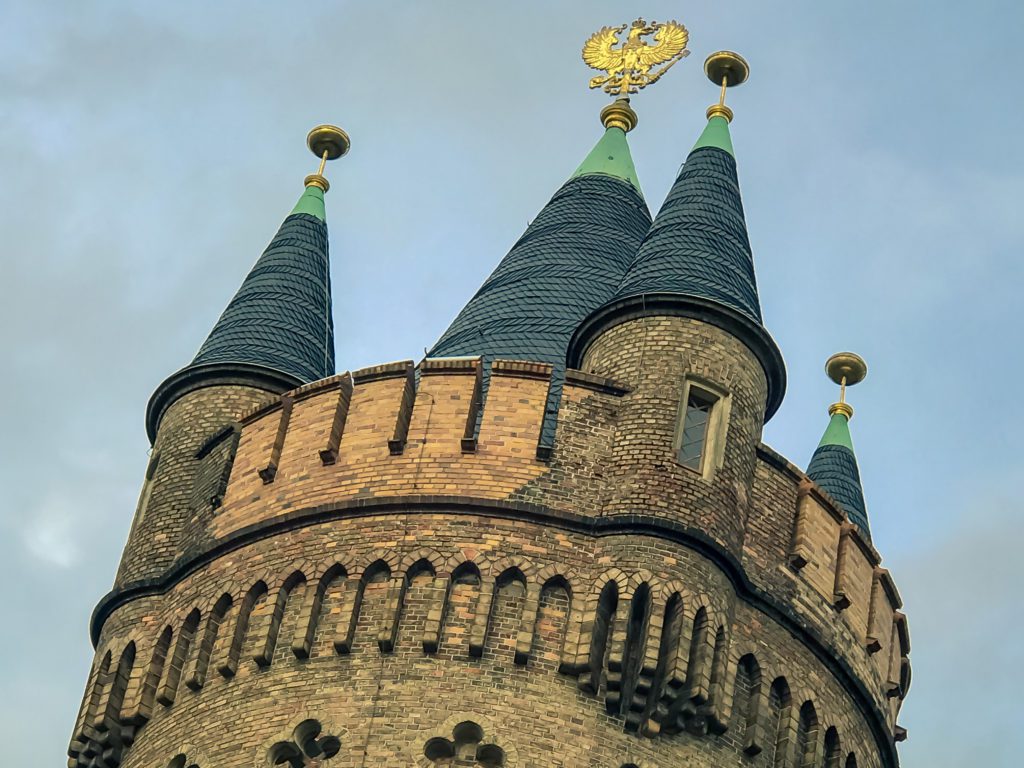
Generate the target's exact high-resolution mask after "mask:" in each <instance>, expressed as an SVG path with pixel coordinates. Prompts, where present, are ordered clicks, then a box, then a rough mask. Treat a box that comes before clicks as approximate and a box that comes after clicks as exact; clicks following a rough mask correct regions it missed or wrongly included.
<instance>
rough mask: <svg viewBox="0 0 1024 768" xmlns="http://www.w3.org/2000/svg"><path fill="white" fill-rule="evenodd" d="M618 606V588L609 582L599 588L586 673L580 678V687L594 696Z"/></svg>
mask: <svg viewBox="0 0 1024 768" xmlns="http://www.w3.org/2000/svg"><path fill="white" fill-rule="evenodd" d="M618 605H619V587H618V585H617V584H616V583H615V582H614V581H612V580H609V581H608V582H607V583H606V584H605V585H604V587H602V588H601V594H600V596H599V597H598V599H597V610H596V612H595V614H594V629H593V633H592V634H591V637H590V654H589V656H588V659H587V671H586V672H584V673H583V674H582V675H581V676H580V687H581V688H582V689H583V690H585V691H587V692H588V693H592V694H595V693H597V692H598V691H599V690H600V688H601V679H602V677H603V676H604V670H605V665H606V661H607V658H608V635H609V633H610V632H611V625H612V619H614V618H615V611H616V609H617V608H618Z"/></svg>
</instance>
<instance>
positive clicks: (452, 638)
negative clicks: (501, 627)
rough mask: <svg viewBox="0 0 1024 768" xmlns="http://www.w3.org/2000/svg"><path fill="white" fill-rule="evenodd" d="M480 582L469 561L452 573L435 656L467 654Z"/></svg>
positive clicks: (477, 570)
mask: <svg viewBox="0 0 1024 768" xmlns="http://www.w3.org/2000/svg"><path fill="white" fill-rule="evenodd" d="M480 582H481V579H480V569H479V568H478V567H477V565H476V563H474V562H472V561H466V562H464V563H460V564H459V565H458V567H456V568H455V570H454V571H452V583H451V589H450V590H449V593H448V602H447V604H446V606H445V612H444V616H443V618H442V625H441V642H440V645H439V647H438V654H439V655H443V656H445V657H447V658H455V657H458V656H461V655H464V654H466V653H468V652H469V649H468V646H467V642H468V640H469V634H470V627H471V626H472V625H473V619H474V618H475V616H476V606H477V601H478V600H479V599H480Z"/></svg>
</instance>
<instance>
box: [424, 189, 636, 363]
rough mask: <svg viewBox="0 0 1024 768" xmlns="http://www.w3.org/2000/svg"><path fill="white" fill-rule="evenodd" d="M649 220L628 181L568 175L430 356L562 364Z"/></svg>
mask: <svg viewBox="0 0 1024 768" xmlns="http://www.w3.org/2000/svg"><path fill="white" fill-rule="evenodd" d="M650 223H651V217H650V213H649V212H648V210H647V204H646V203H645V202H644V200H643V198H642V197H641V196H640V193H639V192H638V191H637V190H636V189H635V188H634V187H633V186H632V185H631V184H630V183H628V182H626V181H623V180H622V179H618V178H614V177H611V176H605V175H599V174H592V175H586V176H579V177H576V178H572V179H570V180H569V181H567V182H566V183H565V184H564V185H562V188H561V189H559V190H558V192H556V193H555V195H554V197H552V198H551V201H550V202H549V203H548V204H547V205H546V206H544V209H543V210H542V211H541V212H540V214H538V216H537V218H536V219H534V220H533V222H532V223H531V224H530V226H529V227H527V229H526V232H525V233H524V234H523V236H522V237H521V238H519V241H518V242H517V243H516V244H515V245H514V246H513V247H512V250H510V251H509V252H508V255H506V256H505V258H504V259H502V261H501V263H500V264H499V265H498V267H497V269H495V270H494V272H493V273H491V276H490V277H488V278H487V280H486V281H484V284H483V285H482V286H481V287H480V290H478V291H477V293H476V295H475V296H473V298H472V299H470V301H469V303H468V304H466V306H465V307H464V308H463V310H462V311H461V312H460V313H459V315H458V317H456V318H455V320H454V322H452V324H451V326H450V327H449V328H448V330H447V331H445V333H444V335H443V336H442V337H441V338H440V340H439V341H438V342H437V343H436V344H435V345H434V347H433V349H431V350H430V353H429V357H460V356H469V355H482V356H483V357H484V358H485V360H493V359H495V358H506V359H519V360H533V361H537V362H546V363H551V364H552V365H554V366H555V367H556V369H564V367H565V354H566V346H567V345H568V342H569V337H570V336H571V335H572V333H573V331H575V330H576V327H577V326H578V325H579V323H580V321H581V320H582V319H583V318H584V317H586V316H587V315H588V314H589V313H590V312H591V311H592V310H594V309H596V308H597V307H598V306H600V305H601V304H602V303H604V302H605V301H606V300H607V299H608V298H609V297H611V295H612V294H613V293H614V292H615V288H616V286H617V285H618V284H619V281H620V279H621V278H622V275H623V273H624V272H625V271H626V268H627V267H628V266H629V263H630V261H631V260H632V258H633V255H634V254H635V253H636V249H637V247H638V246H639V244H640V241H641V240H642V239H643V236H644V234H645V233H646V232H647V229H648V227H649V226H650Z"/></svg>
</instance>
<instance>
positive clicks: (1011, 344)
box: [0, 0, 1024, 768]
mask: <svg viewBox="0 0 1024 768" xmlns="http://www.w3.org/2000/svg"><path fill="white" fill-rule="evenodd" d="M637 12H643V13H644V14H645V15H646V17H647V18H648V19H658V20H664V19H668V18H677V19H678V20H680V21H682V22H683V23H685V24H686V25H687V26H688V27H689V29H690V32H691V40H690V48H691V49H692V50H693V55H692V56H691V57H690V59H688V60H686V61H684V62H682V63H680V64H679V65H678V66H676V67H675V68H674V69H673V71H672V72H671V74H670V75H669V76H666V78H665V79H664V80H663V81H662V82H661V83H659V84H658V85H657V86H656V87H654V88H652V89H650V90H649V91H647V92H645V93H643V94H642V95H640V96H639V97H637V98H636V99H635V100H634V106H635V108H636V109H637V112H638V113H639V115H640V125H639V127H638V128H637V130H636V131H634V132H633V133H632V134H631V135H630V139H631V144H632V148H633V153H634V158H635V160H636V165H637V169H638V173H639V175H640V180H641V183H642V185H643V188H644V192H645V195H646V197H647V200H648V202H649V204H650V206H651V207H652V209H655V210H656V209H657V207H658V206H659V205H660V204H661V201H662V200H663V198H664V196H665V194H666V192H667V190H668V188H669V185H670V184H671V182H672V179H673V177H674V175H675V172H676V170H677V168H678V166H679V164H680V163H681V161H682V160H683V158H684V157H685V155H686V152H687V150H688V148H689V146H690V145H691V144H692V143H693V141H694V140H695V139H696V137H697V135H698V133H699V131H700V129H701V127H702V124H703V114H704V108H705V107H706V106H707V105H708V104H709V103H711V102H712V101H713V100H714V98H715V97H716V93H715V90H714V88H713V87H712V86H711V85H710V84H709V83H707V82H706V80H704V78H703V74H702V73H701V67H700V65H701V62H702V61H703V58H704V56H705V55H707V54H708V53H709V52H711V51H713V50H717V49H720V48H731V49H735V50H738V51H740V52H742V53H743V54H744V55H745V56H746V57H747V59H748V60H749V61H750V62H751V65H752V69H753V73H752V76H751V79H750V81H749V83H748V84H746V85H744V86H743V87H742V88H738V89H734V90H733V91H732V92H731V93H730V103H731V104H732V106H733V108H734V109H735V111H736V120H735V122H734V124H733V140H734V143H735V145H736V152H737V156H738V161H739V169H740V179H741V183H742V186H743V193H744V202H745V206H746V210H747V220H748V226H749V229H750V236H751V241H752V244H753V248H754V253H755V259H756V263H757V270H758V280H759V286H760V292H761V301H762V306H763V310H764V316H765V320H766V324H767V326H768V328H769V330H770V331H771V332H772V333H773V334H774V335H775V337H776V339H777V340H778V342H779V344H780V346H781V348H782V350H783V353H784V355H785V357H786V361H787V366H788V371H789V391H788V394H787V398H786V401H785V403H784V404H783V406H782V408H781V410H780V411H779V413H778V414H777V415H776V416H775V418H774V419H773V420H772V422H771V423H770V424H769V425H768V427H767V428H766V431H765V441H766V442H768V443H769V444H770V445H772V446H773V447H774V448H776V449H777V450H779V451H781V452H782V453H783V454H785V455H786V456H787V457H789V458H790V459H791V460H792V461H794V462H795V463H797V464H799V465H802V466H805V465H806V462H807V460H808V458H809V456H810V454H811V452H812V450H813V448H814V446H815V444H816V443H817V440H818V438H819V437H820V435H821V432H822V431H823V429H824V427H825V424H826V421H827V416H826V413H825V408H826V406H827V405H828V403H830V402H831V401H832V400H833V399H834V397H835V392H834V387H833V386H832V385H831V383H830V382H829V381H828V380H827V379H826V377H825V376H824V374H823V372H822V365H823V362H824V360H825V358H826V357H827V356H828V355H829V354H831V353H832V352H835V351H838V350H841V349H853V350H856V351H857V352H859V353H861V354H862V355H863V356H864V357H865V358H866V359H867V360H868V362H869V364H870V366H871V372H870V374H869V377H868V379H867V380H866V381H865V382H864V383H863V384H861V385H859V386H858V387H856V388H855V389H853V390H851V392H850V400H851V402H852V403H853V404H854V405H855V407H856V409H857V415H856V417H855V418H854V421H853V425H852V427H853V432H854V440H855V443H856V445H857V450H858V455H859V458H860V463H861V470H862V475H863V477H864V483H865V487H866V495H867V501H868V509H869V514H870V516H871V519H872V526H873V532H874V539H875V543H876V545H877V547H878V548H879V550H880V551H881V552H882V554H883V555H884V558H885V565H886V566H888V567H889V568H890V569H891V571H892V573H893V575H894V577H895V579H896V582H897V584H898V585H899V586H900V588H901V591H902V593H903V597H904V600H905V602H906V612H907V614H908V616H909V618H910V628H911V633H912V638H913V652H912V654H911V658H912V661H913V664H914V684H913V688H912V690H911V695H910V697H909V699H908V702H907V704H906V706H905V708H904V713H903V716H902V718H901V720H902V723H903V725H904V726H906V727H907V728H908V729H909V731H910V740H909V741H908V742H907V743H906V744H905V745H904V746H902V747H901V754H902V758H903V764H904V765H905V766H911V768H916V766H930V767H931V768H945V767H946V766H949V767H950V768H952V767H953V766H960V765H964V764H967V763H968V762H974V763H980V764H984V765H987V766H1010V765H1016V764H1017V763H1018V762H1019V760H1018V759H1015V758H1019V756H1018V755H1017V748H1016V747H1015V746H1014V745H1013V744H1012V741H1011V734H1014V733H1016V732H1017V730H1018V728H1019V723H1020V721H1021V719H1022V717H1024V711H1022V709H1024V707H1022V704H1021V700H1020V697H1019V695H1018V694H1017V688H1018V687H1019V683H1020V680H1019V677H1020V675H1019V672H1018V669H1019V662H1018V659H1017V655H1018V654H1017V651H1018V648H1019V643H1020V641H1019V638H1020V637H1021V633H1022V630H1024V620H1022V618H1021V612H1020V610H1019V608H1020V598H1019V596H1018V594H1017V591H1016V585H1017V583H1018V582H1019V581H1020V579H1021V578H1022V577H1024V567H1022V566H1021V560H1022V558H1021V557H1020V554H1019V553H1020V544H1019V534H1018V530H1019V525H1018V523H1019V520H1020V517H1021V512H1022V511H1024V510H1022V507H1024V504H1022V502H1021V498H1020V494H1019V492H1018V489H1017V487H1016V486H1017V485H1018V483H1019V481H1020V480H1021V479H1022V478H1024V455H1022V452H1021V450H1020V448H1019V442H1020V437H1021V433H1020V428H1019V427H1018V425H1017V424H1016V421H1017V418H1018V417H1017V410H1018V409H1019V402H1018V401H1019V394H1018V391H1019V388H1020V385H1019V382H1020V381H1021V379H1022V378H1024V363H1022V359H1021V355H1020V353H1019V350H1020V347H1021V341H1020V338H1021V333H1022V330H1024V329H1022V322H1021V320H1020V315H1021V310H1020V292H1021V289H1022V285H1024V259H1022V258H1021V256H1022V252H1024V216H1022V215H1021V213H1020V206H1021V202H1022V200H1024V151H1022V149H1021V146H1022V143H1021V141H1020V136H1021V135H1022V129H1024V119H1022V111H1024V107H1022V105H1021V100H1020V99H1019V97H1016V96H1014V93H1015V92H1016V90H1018V89H1019V84H1018V83H1017V81H1018V80H1019V78H1020V76H1021V74H1022V73H1024V52H1022V49H1021V47H1020V45H1019V34H1020V32H1019V31H1020V28H1021V25H1022V22H1024V18H1022V17H1024V11H1022V10H1021V6H1019V5H1018V4H1016V3H1010V2H985V3H976V4H966V3H951V2H934V1H933V2H928V3H925V2H920V1H905V2H900V3H882V2H861V3H821V2H809V1H808V2H790V3H787V4H785V5H783V4H779V3H764V2H755V1H754V0H734V2H731V3H728V4H709V3H693V4H687V3H679V2H673V3H669V2H662V1H661V0H649V1H648V2H646V3H643V4H638V3H636V2H629V3H627V2H612V1H610V0H572V1H570V0H563V1H561V2H557V3H552V2H540V1H539V0H520V2H517V3H501V4H499V3H485V2H468V0H466V1H464V2H443V1H435V2H431V3H425V2H392V3H387V4H383V3H372V4H371V3H362V4H358V3H350V2H335V3H323V2H313V3H303V4H301V5H298V4H293V3H275V4H271V3H253V2H251V0H250V1H249V2H235V1H230V2H229V1H225V2H218V3H208V2H176V3H160V4H157V3H141V2H134V3H133V2H121V3H114V2H102V1H100V2H91V3H78V2H39V1H38V0H5V2H4V3H3V4H2V5H0V178H2V180H3V182H2V183H0V232H2V233H3V244H2V246H0V253H2V256H0V259H2V264H3V285H4V288H5V290H4V300H3V301H2V302H0V352H2V354H0V361H2V362H0V372H2V373H3V381H4V390H5V397H3V398H0V426H2V433H3V435H4V437H5V439H4V440H3V441H0V481H2V487H3V489H4V495H3V504H2V505H0V548H2V553H3V557H2V558H0V576H2V578H3V579H4V583H5V584H8V585H12V587H9V588H8V589H7V590H5V596H6V600H5V602H6V604H5V606H4V611H5V621H4V629H3V630H2V631H0V684H2V686H3V692H4V696H3V697H0V735H3V736H4V743H5V744H6V745H7V753H6V754H7V757H8V762H11V763H12V764H17V765H43V764H60V762H61V761H62V760H63V757H62V754H63V751H64V749H65V747H66V743H67V738H68V735H69V733H70V730H71V727H72V724H73V722H72V721H73V718H74V715H75V712H76V711H77V707H78V703H79V700H80V697H81V692H82V688H83V686H84V682H85V678H86V671H87V668H88V664H89V662H90V660H91V649H90V647H89V643H88V636H87V630H86V627H87V620H88V615H89V612H90V610H91V609H92V606H93V605H94V604H95V602H96V601H97V600H98V598H99V597H100V596H101V595H102V594H103V593H104V592H105V591H106V590H107V589H108V588H109V586H110V583H111V581H112V579H113V575H114V570H115V568H116V565H117V561H118V557H119V555H120V550H121V547H122V546H123V544H124V540H125V537H126V535H127V532H128V526H129V523H130V517H131V514H132V512H133V509H134V504H135V497H136V494H137V492H138V489H139V486H140V484H141V481H142V477H143V472H144V469H145V465H146V451H147V448H148V444H147V442H146V439H145V433H144V429H143V413H144V408H145V403H146V400H147V398H148V397H149V395H150V393H151V392H152V391H153V389H154V388H155V387H156V385H157V384H158V383H159V382H160V380H161V379H162V378H163V377H164V376H165V375H167V374H168V373H170V372H171V371H173V370H175V369H177V368H178V367H180V366H181V365H183V364H184V363H186V362H187V361H188V360H189V359H191V357H192V355H193V354H194V353H195V351H196V349H197V348H198V346H199V344H200V343H201V342H202V340H203V338H204V337H205V334H206V333H207V331H208V330H209V329H210V327H211V326H212V324H213V322H214V321H215V320H216V318H217V316H218V314H219V313H220V311H221V310H222V309H223V307H224V306H225V304H226V302H227V300H228V299H229V298H230V296H231V294H232V293H233V292H234V290H235V288H236V287H237V285H238V283H239V282H240V281H241V279H242V277H243V276H244V274H245V272H246V270H247V269H248V268H249V266H250V265H251V263H252V262H253V261H254V260H255V258H256V257H257V256H258V255H259V253H260V252H261V250H262V249H263V247H264V246H265V245H266V243H267V242H268V241H269V239H270V237H271V236H272V235H273V233H274V231H275V230H276V228H277V226H278V225H279V223H280V221H281V219H282V218H283V216H284V215H285V214H286V213H287V212H288V211H289V210H290V209H291V206H292V205H293V204H294V201H295V200H296V199H297V197H298V195H299V194H300V192H301V181H302V178H303V176H304V175H305V174H306V173H308V172H310V171H312V170H313V169H314V167H315V166H314V161H313V159H312V157H311V156H310V155H309V154H308V152H307V150H306V149H305V147H304V144H303V142H304V137H305V134H306V131H307V130H308V129H309V128H310V127H311V126H312V125H314V124H316V123H319V122H326V121H330V122H337V123H338V124H340V125H342V126H343V127H345V128H346V129H347V130H348V131H349V132H350V134H351V135H352V138H353V150H352V152H351V154H350V155H349V157H346V158H345V159H343V160H341V161H339V162H336V163H334V164H333V165H332V166H331V167H330V170H329V176H330V178H331V182H332V189H331V192H330V194H329V196H328V216H329V223H330V228H331V250H332V260H333V280H334V291H335V324H336V329H337V352H338V355H337V356H338V361H339V363H338V364H339V368H340V369H345V368H356V367H360V366H363V365H369V364H373V363H378V362H383V361H387V360H394V359H404V358H418V357H420V356H421V355H422V353H423V349H424V347H427V346H429V345H430V344H431V343H432V342H433V341H434V340H435V339H436V338H437V337H438V336H439V335H440V333H441V332H442V331H443V330H444V328H445V327H446V325H447V323H448V322H449V321H450V320H451V319H452V318H453V317H454V315H455V313H456V312H457V311H458V309H459V308H460V307H461V305H462V303H463V302H464V301H465V300H466V299H468V298H469V296H470V295H472V293H473V292H474V291H475V289H476V288H477V286H478V285H479V284H480V282H481V281H482V280H483V278H484V277H485V276H486V275H487V274H488V273H489V271H490V270H491V269H492V268H493V266H494V265H495V264H496V263H497V262H498V260H499V259H500V258H501V256H502V255H503V254H504V253H505V251H506V250H507V249H508V248H509V246H510V245H511V244H512V243H513V242H514V241H515V239H516V238H517V237H518V235H519V234H520V233H521V231H522V230H523V228H524V227H525V226H526V224H527V222H528V221H529V220H530V218H531V217H532V216H534V215H535V214H536V212H537V211H538V210H539V209H540V207H541V206H542V205H543V204H544V203H545V202H546V201H547V199H548V198H549V197H550V196H551V194H552V193H553V192H554V190H555V189H556V188H557V187H558V186H559V185H560V184H561V182H562V181H564V179H565V178H566V177H567V176H568V175H569V174H570V173H571V172H572V171H573V169H574V168H575V167H576V165H577V164H578V163H579V161H580V160H581V159H582V158H583V156H584V155H585V154H586V152H587V151H588V150H589V149H590V147H591V146H592V144H593V142H594V141H596V139H597V138H598V136H599V133H600V126H599V123H598V120H597V112H598V110H599V109H600V107H601V106H602V105H603V104H604V103H605V100H604V99H603V98H602V97H601V96H599V95H597V94H596V93H592V92H588V91H587V89H586V82H587V79H588V77H589V76H590V73H589V70H587V69H586V68H585V67H584V66H583V64H582V63H581V62H580V60H579V48H580V46H581V45H582V42H583V40H584V39H585V38H586V36H587V35H588V34H589V33H590V32H592V31H593V30H595V29H596V28H597V27H599V26H602V25H604V24H615V23H620V22H622V21H627V20H629V19H632V18H633V17H634V16H635V15H636V13H637Z"/></svg>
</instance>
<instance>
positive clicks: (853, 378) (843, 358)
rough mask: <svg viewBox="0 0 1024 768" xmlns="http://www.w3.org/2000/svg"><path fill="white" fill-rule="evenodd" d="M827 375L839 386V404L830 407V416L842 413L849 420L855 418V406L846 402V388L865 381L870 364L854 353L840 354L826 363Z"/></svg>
mask: <svg viewBox="0 0 1024 768" xmlns="http://www.w3.org/2000/svg"><path fill="white" fill-rule="evenodd" d="M825 373H827V374H828V377H829V378H830V379H832V381H834V382H835V383H836V384H838V385H839V402H838V403H832V405H830V406H829V407H828V415H829V416H834V415H835V414H837V413H841V414H843V415H844V416H845V417H846V418H847V419H851V418H853V406H851V405H850V404H849V403H847V402H846V388H847V387H852V386H853V385H854V384H859V383H860V382H862V381H864V378H865V377H866V376H867V375H868V364H867V363H865V362H864V358H862V357H861V356H860V355H855V354H854V353H853V352H838V353H836V354H834V355H832V357H830V358H829V359H828V360H827V361H826V362H825Z"/></svg>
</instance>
